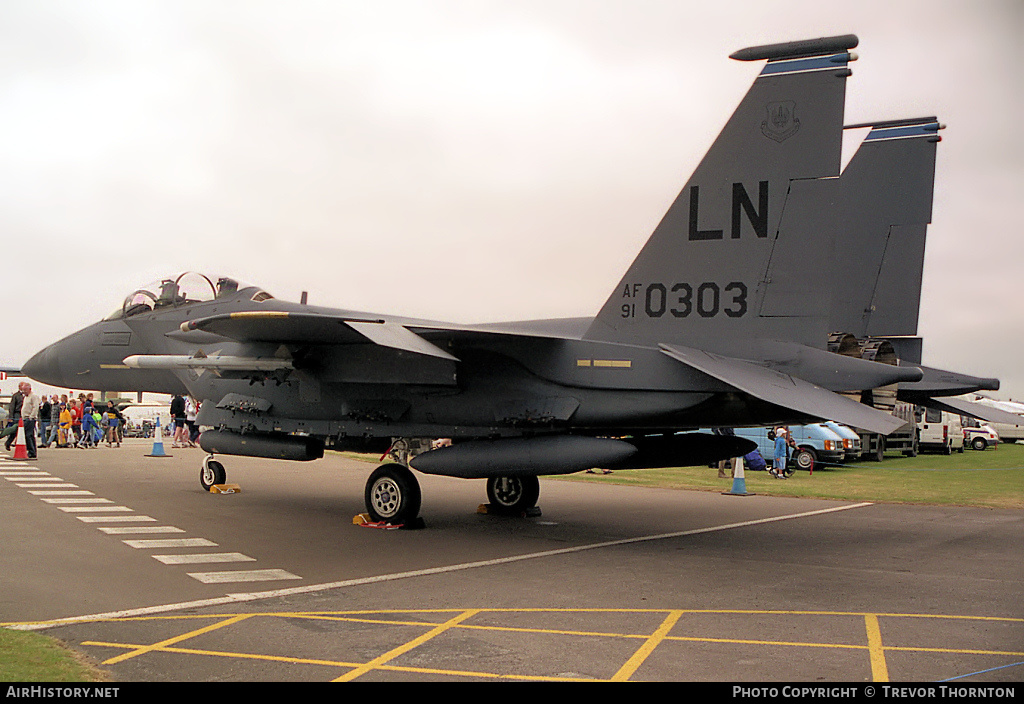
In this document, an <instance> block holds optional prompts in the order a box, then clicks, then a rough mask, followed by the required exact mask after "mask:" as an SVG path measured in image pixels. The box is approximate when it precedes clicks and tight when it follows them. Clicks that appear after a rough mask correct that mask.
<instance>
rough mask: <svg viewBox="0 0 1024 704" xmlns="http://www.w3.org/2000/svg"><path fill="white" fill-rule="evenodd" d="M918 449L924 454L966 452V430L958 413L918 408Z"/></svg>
mask: <svg viewBox="0 0 1024 704" xmlns="http://www.w3.org/2000/svg"><path fill="white" fill-rule="evenodd" d="M917 436H918V448H919V449H920V450H921V451H922V452H941V453H942V454H944V455H949V454H952V453H953V450H956V451H957V452H963V451H964V428H963V424H962V423H961V421H960V416H959V415H958V414H956V413H947V412H946V411H937V410H934V409H932V408H925V407H923V406H918V408H917Z"/></svg>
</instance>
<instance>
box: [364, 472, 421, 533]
mask: <svg viewBox="0 0 1024 704" xmlns="http://www.w3.org/2000/svg"><path fill="white" fill-rule="evenodd" d="M363 497H364V499H365V500H366V511H367V513H369V514H370V518H372V519H373V520H374V521H384V522H387V523H392V524H398V523H403V524H404V523H409V522H411V521H413V520H414V519H415V518H416V517H417V516H418V515H419V513H420V484H419V482H417V481H416V477H414V476H413V474H412V472H411V471H410V470H409V468H408V467H405V466H403V465H400V464H382V465H381V466H380V467H377V469H375V470H373V474H371V475H370V478H369V479H367V480H366V490H365V491H364V492H363Z"/></svg>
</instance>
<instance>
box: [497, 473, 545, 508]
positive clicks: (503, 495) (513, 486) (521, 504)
mask: <svg viewBox="0 0 1024 704" xmlns="http://www.w3.org/2000/svg"><path fill="white" fill-rule="evenodd" d="M539 498H540V481H539V480H538V479H537V477H535V476H525V477H491V478H490V479H488V480H487V501H488V502H489V503H490V504H491V506H492V507H493V508H495V509H497V510H498V512H499V513H505V514H521V513H523V512H525V511H528V510H530V509H531V508H533V507H534V506H536V505H537V499H539Z"/></svg>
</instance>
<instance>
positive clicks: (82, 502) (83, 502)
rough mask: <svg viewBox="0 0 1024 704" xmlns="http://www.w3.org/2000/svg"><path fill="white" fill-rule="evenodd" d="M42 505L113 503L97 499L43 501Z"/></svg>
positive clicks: (108, 500)
mask: <svg viewBox="0 0 1024 704" xmlns="http://www.w3.org/2000/svg"><path fill="white" fill-rule="evenodd" d="M43 502H44V503H48V504H112V503H114V502H113V501H111V500H110V499H101V498H99V497H96V498H92V499H86V498H82V499H43Z"/></svg>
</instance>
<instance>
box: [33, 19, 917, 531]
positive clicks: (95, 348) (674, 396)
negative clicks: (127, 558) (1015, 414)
mask: <svg viewBox="0 0 1024 704" xmlns="http://www.w3.org/2000/svg"><path fill="white" fill-rule="evenodd" d="M857 43H858V40H857V38H856V37H855V36H853V35H845V36H839V37H829V38H821V39H813V40H806V41H797V42H788V43H783V44H773V45H767V46H759V47H750V48H747V49H743V50H741V51H738V52H736V53H734V54H733V55H732V58H734V59H737V60H741V61H764V62H765V65H764V67H763V69H762V71H761V72H760V74H759V75H758V77H757V78H756V79H755V81H754V83H753V85H752V87H751V88H750V90H749V91H748V93H747V94H746V96H745V97H744V98H743V100H742V101H741V103H740V105H739V106H738V107H737V109H736V111H735V112H734V114H733V115H732V117H731V118H730V119H729V121H728V122H727V124H726V125H725V127H724V129H723V130H722V132H721V134H720V135H719V136H718V138H717V139H716V140H715V142H714V143H713V145H712V146H711V148H710V149H709V151H708V152H707V154H706V155H705V157H704V158H703V160H702V161H701V162H700V164H699V165H698V167H697V169H696V171H695V172H694V173H693V175H692V176H691V177H690V179H689V181H688V182H687V183H686V185H685V186H684V187H683V189H682V191H681V193H680V194H679V196H678V197H677V198H676V199H675V201H674V202H673V203H672V204H671V206H670V207H669V209H668V212H667V213H666V215H665V216H664V218H663V219H662V221H661V223H660V224H659V225H658V226H657V228H656V229H655V231H654V232H653V234H652V235H651V237H650V239H649V240H648V242H647V244H646V245H645V246H644V247H643V249H642V251H641V252H640V254H639V256H638V257H637V258H636V260H635V261H634V262H633V264H632V265H631V266H630V267H629V269H628V271H627V272H626V274H625V275H624V276H623V278H622V279H621V281H620V282H619V283H618V284H617V285H616V286H615V287H614V288H613V289H612V291H611V295H610V296H609V298H608V300H607V301H606V302H605V304H604V305H603V306H602V307H601V309H600V311H599V313H598V314H597V316H596V317H594V318H586V319H579V318H574V319H559V320H540V321H526V322H516V323H494V324H478V325H463V324H453V323H445V322H438V321H428V320H418V319H411V318H404V317H398V316H392V315H381V314H376V313H366V312H357V311H349V310H339V309H333V308H326V307H319V306H311V305H305V304H304V303H291V302H285V301H281V300H278V299H276V298H274V297H273V296H271V295H270V294H269V293H267V292H265V291H263V290H262V289H260V288H259V287H256V286H251V285H248V284H244V283H241V282H239V281H237V280H235V279H232V278H230V277H215V276H204V275H198V274H183V275H181V276H178V277H169V278H167V279H164V280H162V281H160V282H157V283H155V284H154V285H152V286H145V287H142V288H140V289H138V290H136V291H134V292H132V293H131V294H130V295H129V296H128V297H127V298H126V299H125V300H124V303H123V304H122V305H121V306H120V307H119V308H118V309H117V310H115V311H114V313H112V314H111V315H110V316H108V317H107V318H106V319H105V320H103V321H100V322H99V323H96V324H94V325H92V326H90V327H87V328H85V329H84V330H81V331H79V332H77V333H75V334H73V335H71V336H69V337H67V338H65V339H64V340H61V341H60V342H57V343H55V344H54V345H52V346H50V347H48V348H46V349H44V350H42V351H41V352H39V353H38V354H36V355H35V356H34V357H33V358H32V359H31V360H29V361H28V362H27V363H26V364H25V365H24V368H23V369H24V371H25V373H27V374H28V375H29V376H31V377H32V378H35V379H39V380H40V381H44V382H46V383H50V384H53V385H58V386H69V387H73V388H89V389H100V390H105V389H110V390H114V389H117V390H136V391H139V390H146V391H156V392H165V393H173V392H182V393H189V394H191V395H192V396H194V397H195V398H197V399H200V400H201V401H202V407H201V411H200V413H199V416H198V418H197V422H198V423H199V424H200V425H202V426H205V427H207V428H209V429H208V430H206V431H205V432H203V434H202V436H201V438H200V444H201V446H202V447H203V448H204V449H205V450H206V451H207V452H209V453H210V456H208V457H207V458H206V460H205V461H204V463H203V467H202V469H201V470H200V481H201V483H202V485H203V486H204V487H206V488H209V487H210V486H211V485H213V484H217V483H222V482H223V481H225V479H226V472H225V469H224V465H223V464H222V463H221V462H220V461H219V460H217V459H216V458H215V455H246V456H256V457H268V458H279V459H290V460H313V459H316V458H319V457H321V456H322V455H323V452H324V450H325V449H334V450H375V451H384V450H386V449H388V448H389V447H390V446H392V443H393V442H394V441H395V440H396V439H397V440H408V439H413V438H417V439H418V438H449V439H450V440H451V445H450V446H448V447H441V448H438V449H433V450H430V451H427V452H424V453H422V454H419V455H417V456H415V457H414V458H413V459H412V460H411V461H410V462H409V463H408V464H409V466H405V465H403V464H399V463H386V464H383V465H381V466H380V467H378V468H377V469H376V470H375V471H374V472H373V473H372V474H371V475H370V477H369V479H368V481H367V483H366V488H365V501H366V508H367V511H368V512H369V514H370V515H371V517H372V518H373V519H374V520H383V521H388V522H391V523H406V522H411V521H413V520H415V519H416V517H417V516H418V514H419V511H420V504H421V496H420V489H419V485H418V482H417V480H416V477H415V475H414V474H413V473H412V472H411V471H410V467H411V468H412V469H415V470H417V471H419V472H423V473H427V474H438V475H447V476H455V477H463V478H481V479H486V480H487V495H488V500H489V502H490V504H491V506H492V507H494V508H496V509H501V510H505V511H509V512H515V513H519V512H523V511H526V510H529V509H531V508H532V507H534V506H535V505H536V503H537V500H538V496H539V491H540V489H539V482H538V479H537V477H538V476H543V475H554V474H563V473H572V472H577V471H580V470H583V469H589V468H608V469H630V468H642V467H658V466H685V465H700V464H706V463H708V462H712V461H715V460H718V459H724V458H726V457H734V456H737V455H740V454H744V453H745V452H746V451H748V450H749V449H751V444H750V443H749V441H745V440H742V439H737V438H734V437H728V436H713V435H708V434H701V433H694V432H688V431H690V430H693V429H696V428H700V427H708V426H726V427H738V426H759V425H769V424H773V423H779V422H790V423H800V422H808V421H811V420H818V419H831V420H836V421H840V422H843V423H847V424H849V425H852V426H855V427H859V428H864V429H867V430H870V431H872V432H879V433H888V432H891V431H893V430H895V429H896V428H899V427H900V426H902V425H903V421H902V420H900V419H897V418H894V417H893V416H892V415H891V414H889V413H886V412H883V411H881V410H878V409H875V408H873V407H871V406H869V405H865V404H863V403H859V402H858V401H857V400H854V399H853V398H850V397H849V395H851V394H852V395H856V394H860V393H862V392H864V391H865V390H870V389H875V388H877V387H882V386H888V385H893V384H903V383H915V382H919V381H921V380H922V379H923V378H924V372H922V370H921V369H920V367H918V366H916V365H908V364H899V363H885V362H884V361H877V360H875V359H870V358H869V359H864V358H861V357H853V356H849V355H845V354H836V353H834V352H832V351H829V348H828V343H829V339H830V335H832V334H834V333H836V331H837V329H836V328H835V327H834V324H835V322H836V321H839V320H844V319H845V318H843V316H842V315H839V314H837V313H834V311H833V308H834V307H835V306H834V304H833V302H834V301H835V300H836V298H837V296H839V297H840V298H841V295H840V293H841V290H840V289H839V288H837V287H839V286H840V284H839V283H838V281H839V280H838V279H837V277H835V276H834V275H833V272H832V269H831V263H832V256H833V255H832V252H833V250H834V248H835V246H836V242H835V239H836V237H840V236H842V233H841V232H839V230H840V229H841V228H838V227H836V226H835V222H836V220H835V219H834V215H835V212H834V211H835V210H836V209H837V207H838V206H837V201H836V200H835V199H834V198H832V197H831V196H830V195H829V194H830V193H832V191H833V190H834V189H835V188H836V184H838V183H840V182H841V180H842V179H840V178H839V177H840V152H841V144H842V132H843V113H844V102H845V89H846V80H847V78H848V77H849V76H850V75H851V71H850V69H849V63H850V62H852V61H854V60H855V59H856V55H855V54H853V53H852V52H851V50H852V49H853V48H855V47H856V46H857ZM929 191H930V187H929ZM928 197H929V198H930V193H929V194H928ZM823 214H830V215H828V217H825V215H823ZM829 218H832V219H831V220H830V219H829ZM819 222H824V223H825V224H826V225H827V226H823V227H818V226H817V223H819ZM829 223H831V224H829ZM891 256H894V255H891V254H889V253H888V252H886V253H884V255H883V257H882V260H881V261H882V262H883V263H884V264H885V265H886V266H888V265H890V263H891V262H892V260H891V259H890V257H891ZM858 276H867V275H866V274H865V275H861V274H858ZM860 284H861V282H859V281H858V286H859V285H860ZM915 305H916V304H915ZM915 322H916V312H915ZM841 331H842V330H841V329H840V332H841ZM859 332H861V333H864V332H865V331H864V330H860V331H859ZM886 361H892V360H886Z"/></svg>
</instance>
